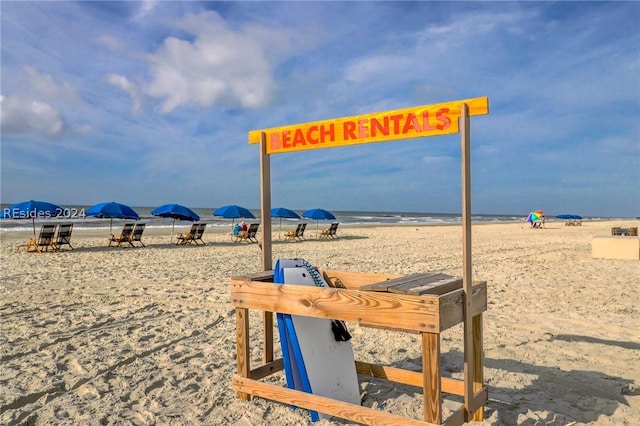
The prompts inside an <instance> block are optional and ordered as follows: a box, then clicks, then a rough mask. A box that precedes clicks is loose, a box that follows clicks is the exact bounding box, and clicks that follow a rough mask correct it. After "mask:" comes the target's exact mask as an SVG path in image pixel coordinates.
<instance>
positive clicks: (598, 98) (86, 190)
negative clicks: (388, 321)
mask: <svg viewBox="0 0 640 426" xmlns="http://www.w3.org/2000/svg"><path fill="white" fill-rule="evenodd" d="M0 12H1V24H2V30H1V31H2V34H1V35H2V38H1V41H0V42H1V48H2V58H1V59H2V64H1V65H2V69H1V71H2V75H1V87H0V89H1V96H2V100H1V111H2V144H1V160H0V161H1V190H2V192H1V201H2V202H3V203H14V202H20V201H23V200H27V199H36V200H38V199H41V200H46V201H51V202H55V203H57V204H61V205H69V204H83V205H91V204H95V203H98V202H102V201H111V200H115V201H119V202H124V203H128V204H131V205H135V206H151V207H153V206H158V205H160V204H165V203H174V202H176V203H180V204H185V205H187V206H190V207H211V208H215V207H218V206H221V205H223V204H241V205H244V206H246V207H249V208H258V207H259V205H260V188H259V159H258V146H257V145H249V144H248V141H247V133H248V132H249V131H250V130H254V129H260V128H267V127H275V126H282V125H287V124H294V123H302V122H309V121H317V120H324V119H329V118H334V117H343V116H351V115H358V114H364V113H372V112H377V111H386V110H391V109H398V108H405V107H411V106H417V105H427V104H433V103H440V102H447V101H454V100H458V99H466V98H473V97H479V96H487V97H488V98H489V108H490V113H489V115H486V116H478V117H473V118H472V121H471V128H472V130H471V147H472V194H473V200H472V211H473V212H474V213H504V214H521V215H523V216H524V215H526V214H527V213H528V212H529V211H531V210H534V209H544V210H545V211H546V212H547V213H548V214H560V213H574V214H581V215H586V216H616V217H620V216H626V217H628V216H634V217H635V216H638V215H640V24H638V22H640V3H639V2H558V3H552V2H470V3H467V2H273V3H271V2H168V1H162V2H152V1H146V2H9V1H2V2H1V3H0ZM459 139H460V138H459V136H458V135H452V136H440V137H432V138H421V139H410V140H405V141H395V142H385V143H375V144H367V145H359V146H353V147H346V148H337V149H324V150H314V151H305V152H299V153H292V154H282V155H274V156H272V157H271V166H272V205H273V206H286V207H289V208H293V209H300V210H303V209H308V208H314V207H322V208H327V209H332V210H373V211H406V212H440V213H456V212H460V191H461V190H460V141H459Z"/></svg>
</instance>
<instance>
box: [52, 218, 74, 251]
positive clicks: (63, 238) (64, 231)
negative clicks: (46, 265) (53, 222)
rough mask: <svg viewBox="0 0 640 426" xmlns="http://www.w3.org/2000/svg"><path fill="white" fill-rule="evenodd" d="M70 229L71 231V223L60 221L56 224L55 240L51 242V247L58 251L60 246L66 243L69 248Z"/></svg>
mask: <svg viewBox="0 0 640 426" xmlns="http://www.w3.org/2000/svg"><path fill="white" fill-rule="evenodd" d="M71 231H73V223H61V224H60V225H58V232H57V233H56V240H55V241H54V243H53V249H54V250H55V251H60V249H61V248H62V246H64V245H67V246H69V248H70V249H71V250H73V246H72V245H71Z"/></svg>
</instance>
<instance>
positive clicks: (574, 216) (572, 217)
mask: <svg viewBox="0 0 640 426" xmlns="http://www.w3.org/2000/svg"><path fill="white" fill-rule="evenodd" d="M556 218H557V219H570V220H580V219H582V216H579V215H577V214H559V215H557V216H556Z"/></svg>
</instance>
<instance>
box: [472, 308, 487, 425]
mask: <svg viewBox="0 0 640 426" xmlns="http://www.w3.org/2000/svg"><path fill="white" fill-rule="evenodd" d="M472 326H473V355H474V357H473V393H474V394H475V393H476V392H478V391H479V390H480V389H482V386H483V385H484V383H483V382H484V373H483V371H482V370H483V365H484V354H483V349H484V348H483V345H482V338H483V336H482V314H480V315H476V316H475V317H473V319H472ZM473 420H474V421H478V422H481V421H482V420H484V406H482V407H480V408H479V409H478V410H476V412H475V413H473Z"/></svg>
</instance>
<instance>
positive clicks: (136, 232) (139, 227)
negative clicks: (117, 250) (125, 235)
mask: <svg viewBox="0 0 640 426" xmlns="http://www.w3.org/2000/svg"><path fill="white" fill-rule="evenodd" d="M146 226H147V224H146V223H136V226H134V227H133V232H132V233H131V238H130V239H129V244H131V247H135V244H133V243H135V242H137V243H140V244H141V245H142V247H146V246H145V245H144V243H143V242H142V233H143V232H144V228H145V227H146Z"/></svg>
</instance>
